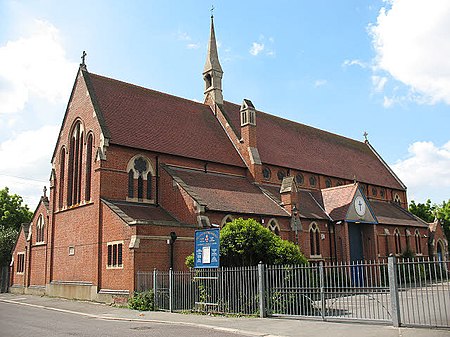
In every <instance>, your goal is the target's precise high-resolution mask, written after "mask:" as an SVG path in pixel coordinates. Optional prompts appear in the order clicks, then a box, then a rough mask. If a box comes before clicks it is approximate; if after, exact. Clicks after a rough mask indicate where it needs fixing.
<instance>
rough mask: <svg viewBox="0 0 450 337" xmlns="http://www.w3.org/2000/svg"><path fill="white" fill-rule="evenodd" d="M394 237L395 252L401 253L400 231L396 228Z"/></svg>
mask: <svg viewBox="0 0 450 337" xmlns="http://www.w3.org/2000/svg"><path fill="white" fill-rule="evenodd" d="M394 239H395V253H396V254H401V253H402V244H401V241H400V232H399V230H398V228H396V229H395V230H394Z"/></svg>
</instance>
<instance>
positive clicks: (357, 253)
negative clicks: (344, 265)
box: [348, 223, 364, 262]
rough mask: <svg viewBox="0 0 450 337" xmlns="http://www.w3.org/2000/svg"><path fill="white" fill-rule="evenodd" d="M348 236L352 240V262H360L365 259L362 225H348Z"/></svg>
mask: <svg viewBox="0 0 450 337" xmlns="http://www.w3.org/2000/svg"><path fill="white" fill-rule="evenodd" d="M348 236H349V240H350V261H351V262H354V261H360V260H363V259H364V254H363V246H362V233H361V224H353V223H349V224H348Z"/></svg>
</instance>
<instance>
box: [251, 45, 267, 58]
mask: <svg viewBox="0 0 450 337" xmlns="http://www.w3.org/2000/svg"><path fill="white" fill-rule="evenodd" d="M263 50H264V43H258V42H253V43H252V46H251V48H250V50H249V52H250V54H252V55H253V56H257V55H258V54H259V53H261V52H262V51H263Z"/></svg>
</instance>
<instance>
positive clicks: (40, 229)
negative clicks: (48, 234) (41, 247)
mask: <svg viewBox="0 0 450 337" xmlns="http://www.w3.org/2000/svg"><path fill="white" fill-rule="evenodd" d="M44 233H45V224H44V216H43V215H42V214H40V215H39V218H38V221H37V223H36V243H39V242H44Z"/></svg>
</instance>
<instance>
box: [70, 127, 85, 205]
mask: <svg viewBox="0 0 450 337" xmlns="http://www.w3.org/2000/svg"><path fill="white" fill-rule="evenodd" d="M82 158H83V127H82V125H81V122H77V123H76V124H75V126H74V128H73V130H72V133H71V136H70V150H69V174H68V179H69V181H68V186H67V206H72V205H75V204H78V203H80V200H81V177H82V170H83V166H82V164H81V163H82Z"/></svg>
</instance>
